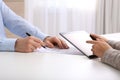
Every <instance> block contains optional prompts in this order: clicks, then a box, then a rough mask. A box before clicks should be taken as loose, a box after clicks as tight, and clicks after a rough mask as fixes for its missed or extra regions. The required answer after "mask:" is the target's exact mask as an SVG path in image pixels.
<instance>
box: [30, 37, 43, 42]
mask: <svg viewBox="0 0 120 80" xmlns="http://www.w3.org/2000/svg"><path fill="white" fill-rule="evenodd" d="M30 38H31V39H32V40H34V41H35V42H38V43H43V41H42V40H40V39H39V38H36V37H34V36H30Z"/></svg>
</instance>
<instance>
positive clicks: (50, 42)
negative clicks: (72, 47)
mask: <svg viewBox="0 0 120 80" xmlns="http://www.w3.org/2000/svg"><path fill="white" fill-rule="evenodd" d="M44 43H45V44H46V46H47V47H49V48H54V47H55V46H57V47H58V48H60V49H68V48H69V47H68V45H67V44H66V43H65V41H63V40H61V39H59V38H58V37H51V36H49V37H47V38H45V40H44Z"/></svg>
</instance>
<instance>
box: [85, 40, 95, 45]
mask: <svg viewBox="0 0 120 80" xmlns="http://www.w3.org/2000/svg"><path fill="white" fill-rule="evenodd" d="M86 43H90V44H96V43H97V41H92V40H90V41H86Z"/></svg>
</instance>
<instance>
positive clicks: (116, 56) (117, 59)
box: [101, 49, 120, 70]
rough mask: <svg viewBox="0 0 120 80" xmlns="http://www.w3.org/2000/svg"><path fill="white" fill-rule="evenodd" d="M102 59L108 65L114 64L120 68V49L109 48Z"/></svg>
mask: <svg viewBox="0 0 120 80" xmlns="http://www.w3.org/2000/svg"><path fill="white" fill-rule="evenodd" d="M101 61H102V62H103V63H106V64H108V65H111V66H113V67H114V68H116V69H118V70H120V51H119V50H115V49H109V50H107V51H106V52H105V53H104V55H103V57H102V59H101Z"/></svg>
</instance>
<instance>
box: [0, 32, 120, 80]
mask: <svg viewBox="0 0 120 80" xmlns="http://www.w3.org/2000/svg"><path fill="white" fill-rule="evenodd" d="M119 36H120V33H115V34H108V35H105V37H107V38H109V39H113V40H120V37H119ZM71 50H72V51H73V52H75V53H77V51H76V50H75V51H74V48H71ZM73 52H72V53H73ZM0 80H120V71H118V70H116V69H114V68H113V67H111V66H108V65H106V64H104V63H102V62H100V61H99V60H98V59H97V60H95V59H91V60H90V59H88V58H87V57H86V56H83V55H68V54H63V53H62V54H60V53H55V52H52V53H43V52H42V53H40V52H33V53H29V54H26V53H16V52H0Z"/></svg>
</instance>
